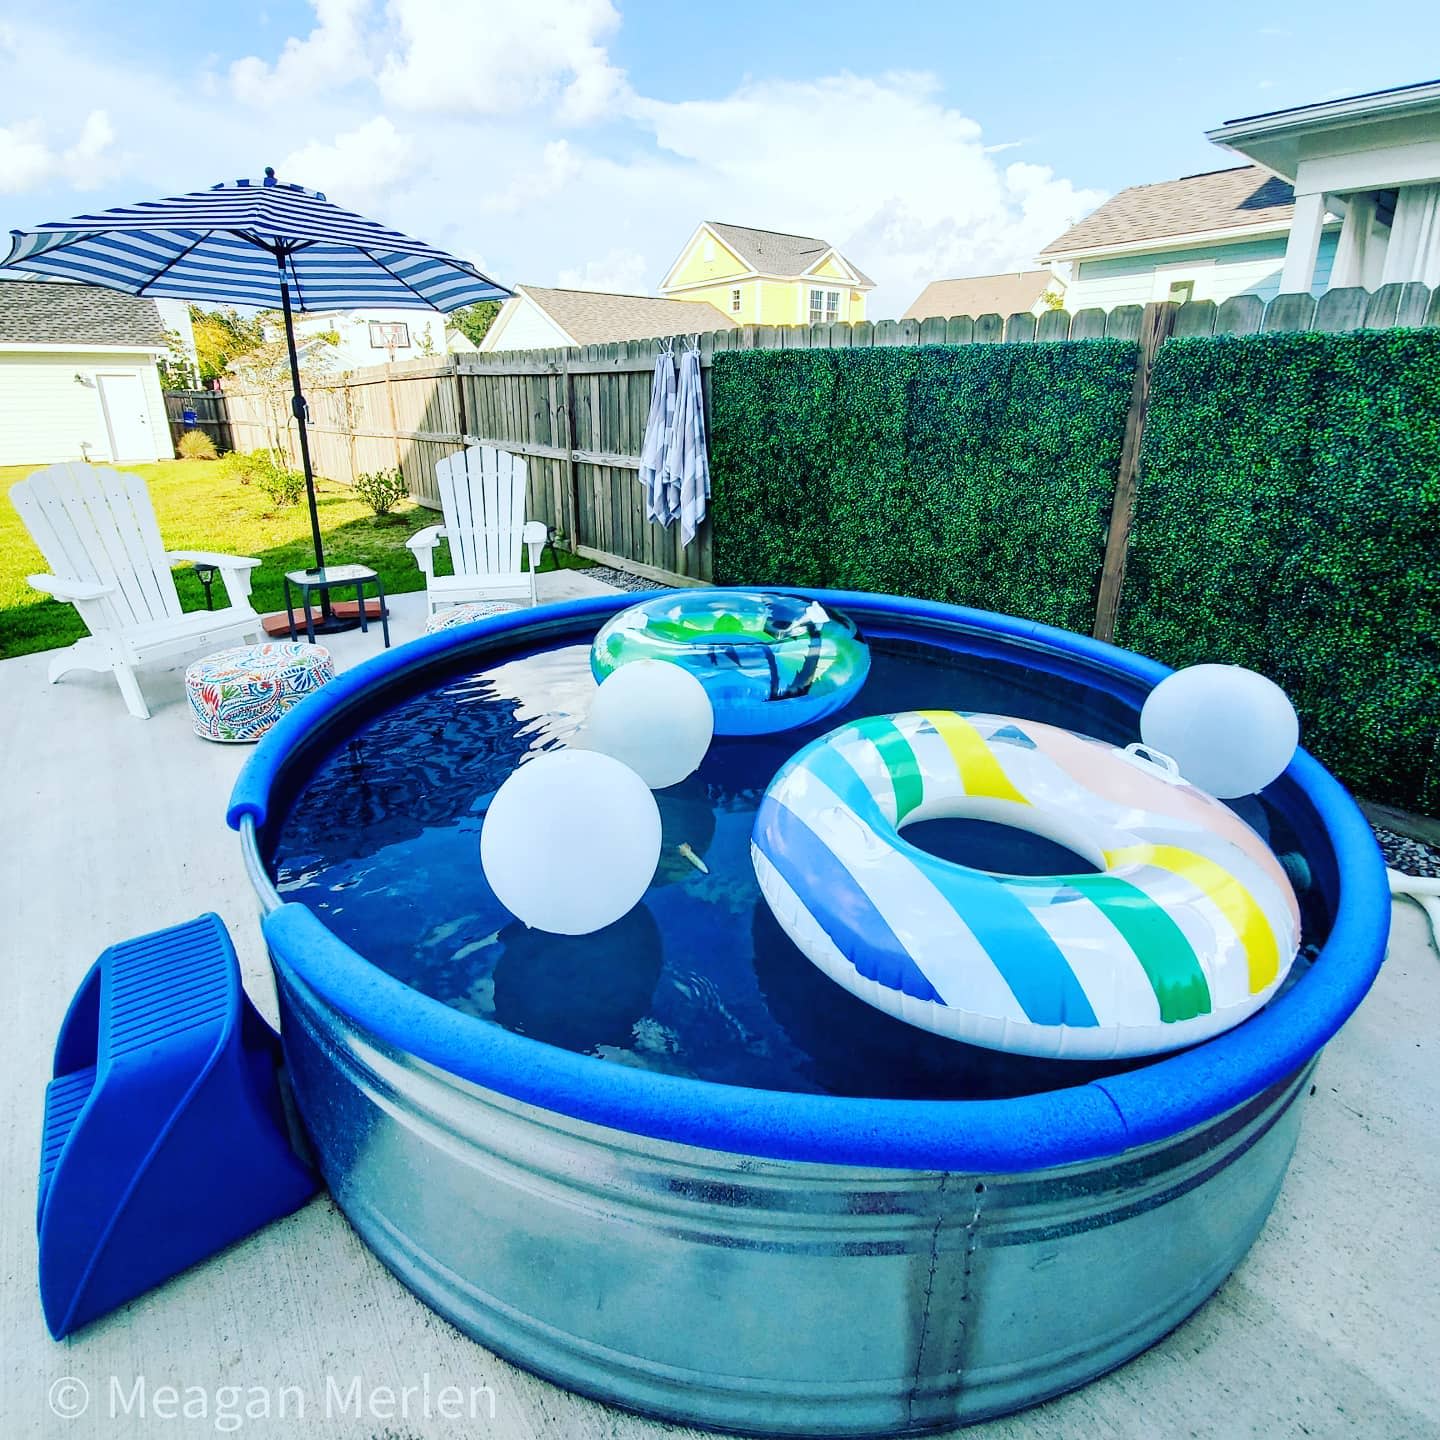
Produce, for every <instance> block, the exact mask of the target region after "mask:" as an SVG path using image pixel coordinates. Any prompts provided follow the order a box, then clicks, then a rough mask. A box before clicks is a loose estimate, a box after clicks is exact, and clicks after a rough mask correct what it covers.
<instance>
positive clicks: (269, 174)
mask: <svg viewBox="0 0 1440 1440" xmlns="http://www.w3.org/2000/svg"><path fill="white" fill-rule="evenodd" d="M265 183H266V184H267V185H278V184H279V183H280V182H279V181H278V180H277V179H276V178H275V167H274V166H273V165H267V166H266V167H265Z"/></svg>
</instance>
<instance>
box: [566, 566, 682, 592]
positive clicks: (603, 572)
mask: <svg viewBox="0 0 1440 1440" xmlns="http://www.w3.org/2000/svg"><path fill="white" fill-rule="evenodd" d="M581 573H582V574H585V575H588V576H589V577H590V578H591V579H592V580H599V581H600V582H601V584H603V585H613V586H614V587H615V589H617V590H660V589H663V588H664V587H663V586H662V585H661V584H660V582H659V581H658V580H647V579H646V578H645V577H644V576H643V575H632V574H631V573H630V572H629V571H628V570H617V569H616V568H615V567H614V566H613V565H592V566H591V567H590V568H589V569H588V570H585V571H582V572H581Z"/></svg>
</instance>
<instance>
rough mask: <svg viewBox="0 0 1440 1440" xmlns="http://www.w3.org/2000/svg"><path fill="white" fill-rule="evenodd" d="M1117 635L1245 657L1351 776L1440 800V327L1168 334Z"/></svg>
mask: <svg viewBox="0 0 1440 1440" xmlns="http://www.w3.org/2000/svg"><path fill="white" fill-rule="evenodd" d="M1142 465H1143V469H1142V477H1141V483H1140V489H1139V495H1138V499H1137V506H1136V514H1135V523H1134V532H1133V537H1132V543H1131V549H1130V557H1129V563H1128V567H1127V570H1126V579H1125V588H1124V591H1123V594H1122V597H1121V612H1120V617H1119V626H1118V632H1117V638H1118V640H1119V641H1120V643H1121V644H1123V645H1127V646H1130V647H1131V648H1133V649H1136V650H1140V651H1142V652H1144V653H1145V654H1148V655H1154V656H1155V657H1156V658H1158V659H1160V660H1164V661H1166V662H1167V663H1168V664H1171V665H1186V664H1191V663H1194V662H1196V661H1202V660H1221V661H1230V662H1233V663H1236V664H1241V665H1249V666H1253V667H1254V668H1255V669H1257V670H1261V671H1263V672H1264V673H1265V674H1267V675H1269V676H1271V677H1272V678H1273V679H1274V680H1276V681H1277V682H1278V683H1279V684H1280V685H1282V686H1284V688H1285V689H1286V690H1287V692H1288V693H1289V694H1290V696H1291V698H1292V699H1293V700H1294V702H1295V705H1296V708H1297V709H1298V711H1299V712H1300V719H1301V736H1302V743H1304V744H1305V745H1306V746H1307V747H1308V748H1310V749H1311V750H1313V751H1314V753H1315V754H1316V755H1317V756H1318V757H1319V758H1320V759H1321V760H1322V761H1324V762H1325V763H1326V764H1327V765H1328V766H1330V767H1331V768H1332V769H1334V770H1335V771H1336V772H1337V773H1338V774H1339V775H1340V776H1341V777H1342V778H1343V779H1344V780H1345V781H1346V783H1347V784H1349V785H1350V786H1351V787H1352V788H1354V789H1356V790H1358V791H1360V792H1362V793H1363V794H1365V795H1367V796H1369V797H1371V798H1372V799H1376V800H1385V801H1391V802H1394V803H1398V804H1400V805H1404V806H1407V807H1409V808H1412V809H1417V810H1422V811H1426V812H1428V813H1430V814H1440V724H1437V717H1440V565H1437V563H1436V544H1437V542H1436V536H1437V534H1440V333H1437V332H1435V331H1433V330H1390V331H1369V332H1358V333H1352V334H1342V335H1321V334H1275V335H1254V336H1245V337H1236V336H1226V337H1217V338H1212V339H1190V340H1175V341H1171V342H1169V343H1168V344H1166V345H1165V346H1164V348H1163V349H1162V351H1161V353H1160V357H1159V360H1158V363H1157V365H1156V367H1155V371H1154V377H1153V386H1152V392H1151V403H1150V413H1149V417H1148V421H1147V424H1146V430H1145V445H1144V450H1143V453H1142Z"/></svg>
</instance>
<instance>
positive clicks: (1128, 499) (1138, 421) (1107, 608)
mask: <svg viewBox="0 0 1440 1440" xmlns="http://www.w3.org/2000/svg"><path fill="white" fill-rule="evenodd" d="M1179 309H1180V307H1179V306H1178V305H1176V304H1175V303H1174V302H1173V301H1169V300H1161V301H1151V303H1150V304H1148V305H1147V306H1146V307H1145V313H1144V315H1143V316H1142V317H1141V320H1140V334H1139V336H1138V337H1137V338H1138V339H1139V342H1140V358H1139V360H1138V362H1137V363H1136V366H1135V383H1134V386H1133V388H1132V389H1131V391H1130V411H1129V413H1128V414H1127V415H1126V416H1125V439H1124V442H1123V444H1122V445H1121V448H1120V468H1119V470H1118V471H1117V472H1116V475H1115V498H1114V500H1113V502H1112V503H1111V506H1110V529H1109V531H1108V533H1107V534H1106V536H1105V561H1104V564H1103V566H1102V568H1101V571H1100V591H1099V594H1098V595H1097V596H1096V599H1095V629H1094V632H1093V633H1094V635H1095V638H1096V639H1097V640H1110V639H1113V638H1114V635H1115V617H1116V615H1117V614H1118V613H1119V610H1120V590H1121V587H1122V586H1123V585H1124V584H1125V559H1126V556H1127V555H1128V553H1129V550H1130V521H1131V517H1132V515H1133V514H1134V510H1135V488H1136V481H1137V479H1138V478H1139V474H1140V446H1141V443H1142V441H1143V440H1144V438H1145V412H1146V411H1147V410H1148V409H1149V406H1150V374H1151V371H1152V370H1153V369H1154V366H1155V357H1156V355H1158V354H1159V353H1160V347H1161V346H1162V345H1163V344H1164V343H1165V341H1166V340H1168V339H1169V338H1170V336H1171V334H1172V333H1173V331H1174V329H1175V316H1176V313H1177V312H1178V311H1179Z"/></svg>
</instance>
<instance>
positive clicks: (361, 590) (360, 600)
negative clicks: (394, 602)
mask: <svg viewBox="0 0 1440 1440" xmlns="http://www.w3.org/2000/svg"><path fill="white" fill-rule="evenodd" d="M292 585H296V586H298V587H299V589H300V605H301V608H302V609H303V610H304V612H305V638H306V639H307V640H309V641H310V643H311V644H312V645H313V644H314V643H315V616H314V614H313V612H312V611H311V608H310V592H311V591H312V590H318V591H319V592H320V594H321V597H322V600H323V598H324V597H325V596H326V595H327V594H328V593H329V592H330V591H331V590H348V589H350V587H351V586H354V588H355V600H356V602H357V607H358V609H359V611H360V628H361V629H362V630H365V631H368V630H369V629H370V625H369V621H368V617H367V616H366V614H365V587H366V586H367V585H373V586H374V587H375V593H376V595H377V596H378V597H379V599H380V627H381V629H382V630H383V631H384V634H385V648H386V649H387V650H388V649H389V648H390V608H389V606H387V605H386V603H385V582H384V581H383V580H382V579H381V578H380V576H379V575H378V574H377V573H376V572H375V571H374V570H372V569H371V568H370V567H369V566H368V565H327V566H326V567H325V568H324V569H323V570H287V571H286V572H285V614H286V616H287V617H288V618H289V621H290V638H291V639H292V640H296V639H299V636H298V635H297V634H296V633H295V606H294V604H293V603H292V602H291V599H290V587H291V586H292Z"/></svg>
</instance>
